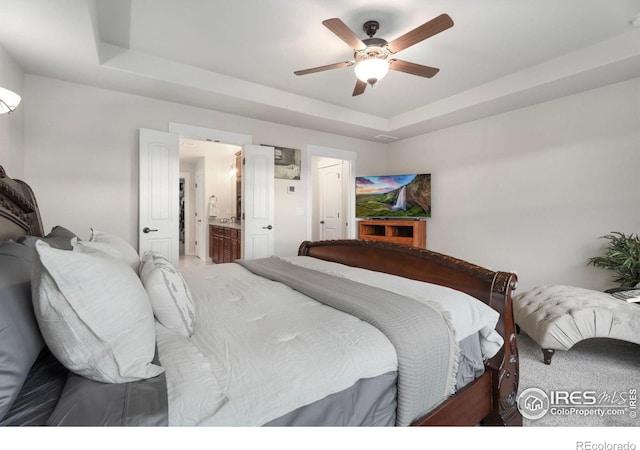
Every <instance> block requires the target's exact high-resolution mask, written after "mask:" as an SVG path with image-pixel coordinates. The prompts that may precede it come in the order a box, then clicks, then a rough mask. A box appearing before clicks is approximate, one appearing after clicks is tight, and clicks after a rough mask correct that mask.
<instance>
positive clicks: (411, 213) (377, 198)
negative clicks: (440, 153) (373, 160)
mask: <svg viewBox="0 0 640 450" xmlns="http://www.w3.org/2000/svg"><path fill="white" fill-rule="evenodd" d="M356 217H358V218H361V219H364V218H368V219H373V218H376V219H378V218H387V219H402V218H406V219H420V218H425V217H431V174H428V173H420V174H407V175H380V176H366V177H365V176H363V177H356Z"/></svg>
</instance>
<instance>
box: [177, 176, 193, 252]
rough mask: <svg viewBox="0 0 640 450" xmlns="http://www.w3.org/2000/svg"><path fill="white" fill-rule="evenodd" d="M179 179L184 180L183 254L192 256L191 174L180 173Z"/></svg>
mask: <svg viewBox="0 0 640 450" xmlns="http://www.w3.org/2000/svg"><path fill="white" fill-rule="evenodd" d="M180 178H182V179H184V198H185V201H184V254H185V256H191V255H193V252H192V251H191V247H190V245H191V242H192V241H191V239H192V238H191V225H193V217H192V216H193V207H194V205H193V204H192V202H191V172H180Z"/></svg>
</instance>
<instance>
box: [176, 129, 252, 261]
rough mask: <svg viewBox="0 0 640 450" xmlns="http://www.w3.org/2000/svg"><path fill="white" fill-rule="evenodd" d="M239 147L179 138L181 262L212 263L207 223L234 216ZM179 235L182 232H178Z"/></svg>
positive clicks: (235, 214) (235, 213) (235, 212)
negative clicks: (181, 229)
mask: <svg viewBox="0 0 640 450" xmlns="http://www.w3.org/2000/svg"><path fill="white" fill-rule="evenodd" d="M240 150H241V147H239V146H236V145H228V144H221V143H218V142H211V141H206V140H197V139H188V138H180V146H179V156H180V177H181V179H183V180H184V206H181V212H182V211H184V229H185V232H184V245H180V249H181V253H180V261H181V263H182V262H185V261H190V262H191V263H200V264H202V263H205V264H208V263H211V255H210V254H209V231H208V230H209V224H211V223H213V222H214V221H216V220H220V219H228V218H231V217H234V218H235V217H236V216H237V211H236V207H237V204H238V201H237V192H236V179H235V174H236V171H235V164H236V153H238V152H239V151H240ZM180 236H181V237H182V233H181V234H180Z"/></svg>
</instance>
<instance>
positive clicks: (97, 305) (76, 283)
mask: <svg viewBox="0 0 640 450" xmlns="http://www.w3.org/2000/svg"><path fill="white" fill-rule="evenodd" d="M36 254H37V255H38V258H36V261H35V263H34V275H33V278H32V291H33V304H34V305H33V306H34V311H35V314H36V318H37V319H38V324H39V325H40V331H41V332H42V335H43V337H44V339H45V341H46V343H47V345H48V346H49V349H50V350H51V352H52V353H53V354H54V355H55V356H56V358H57V359H58V360H59V361H60V362H61V363H62V364H63V365H64V366H65V367H67V368H68V369H69V370H71V371H72V372H74V373H77V374H79V375H82V376H84V377H87V378H89V379H92V380H95V381H101V382H104V383H125V382H129V381H137V380H141V379H145V378H152V377H155V376H157V375H159V374H160V373H162V372H163V369H162V368H161V367H159V366H156V365H154V364H152V363H151V361H152V359H153V357H154V353H155V329H154V320H153V312H152V310H151V305H150V303H149V299H148V297H147V294H146V293H145V290H144V287H143V286H142V283H141V282H140V279H139V278H138V277H137V275H136V274H135V273H133V272H132V271H131V269H130V268H129V266H127V264H125V263H124V262H122V261H121V260H118V259H115V258H113V257H111V256H109V255H107V254H105V253H102V252H98V251H95V250H91V252H90V253H85V252H82V251H77V250H74V251H68V250H58V249H54V248H51V247H50V246H49V245H48V244H46V243H45V242H42V241H38V242H37V243H36Z"/></svg>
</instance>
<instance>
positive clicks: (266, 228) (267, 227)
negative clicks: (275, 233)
mask: <svg viewBox="0 0 640 450" xmlns="http://www.w3.org/2000/svg"><path fill="white" fill-rule="evenodd" d="M272 228H273V227H272V226H271V225H267V226H266V227H262V229H263V230H270V229H272Z"/></svg>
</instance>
